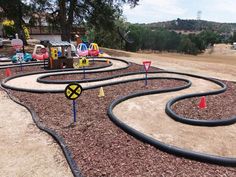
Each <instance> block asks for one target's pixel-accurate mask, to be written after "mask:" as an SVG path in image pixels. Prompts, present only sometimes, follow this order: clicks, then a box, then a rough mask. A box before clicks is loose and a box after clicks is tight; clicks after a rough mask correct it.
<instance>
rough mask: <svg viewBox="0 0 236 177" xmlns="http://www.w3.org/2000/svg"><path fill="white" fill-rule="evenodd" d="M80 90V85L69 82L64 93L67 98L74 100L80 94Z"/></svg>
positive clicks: (81, 89)
mask: <svg viewBox="0 0 236 177" xmlns="http://www.w3.org/2000/svg"><path fill="white" fill-rule="evenodd" d="M82 91H83V88H82V87H81V85H79V84H77V83H70V84H69V85H67V86H66V88H65V92H64V93H65V96H66V98H67V99H69V100H75V99H77V98H78V97H79V96H80V95H81V93H82Z"/></svg>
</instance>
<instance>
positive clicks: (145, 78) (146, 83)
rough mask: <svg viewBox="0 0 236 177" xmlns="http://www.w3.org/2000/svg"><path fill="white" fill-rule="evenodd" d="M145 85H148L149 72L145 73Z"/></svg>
mask: <svg viewBox="0 0 236 177" xmlns="http://www.w3.org/2000/svg"><path fill="white" fill-rule="evenodd" d="M145 86H147V72H146V73H145Z"/></svg>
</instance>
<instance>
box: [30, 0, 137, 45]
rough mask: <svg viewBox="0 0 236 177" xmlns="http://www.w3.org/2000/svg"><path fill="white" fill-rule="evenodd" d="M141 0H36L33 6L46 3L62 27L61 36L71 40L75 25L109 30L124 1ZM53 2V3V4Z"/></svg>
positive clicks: (48, 10) (47, 10)
mask: <svg viewBox="0 0 236 177" xmlns="http://www.w3.org/2000/svg"><path fill="white" fill-rule="evenodd" d="M138 1H139V0H96V1H94V0H47V1H46V0H34V1H31V6H36V5H37V4H38V6H40V5H39V4H45V9H46V12H47V13H50V14H51V15H52V16H53V18H54V19H57V21H54V23H55V22H56V23H58V24H59V26H60V29H61V38H62V40H64V41H70V39H71V30H72V27H73V25H82V24H86V25H87V24H89V26H90V27H91V28H92V27H95V28H96V30H98V31H99V30H100V29H103V30H107V29H112V28H113V27H114V21H115V17H116V15H117V14H119V12H121V7H122V5H123V4H124V3H128V4H130V5H131V6H132V7H133V6H135V5H137V3H138ZM52 4H53V5H52ZM44 12H45V11H44ZM117 12H118V13H117Z"/></svg>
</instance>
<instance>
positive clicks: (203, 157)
mask: <svg viewBox="0 0 236 177" xmlns="http://www.w3.org/2000/svg"><path fill="white" fill-rule="evenodd" d="M52 72H53V71H52ZM149 73H158V72H149ZM159 73H173V74H180V75H186V76H191V77H196V78H201V79H205V80H209V81H212V82H214V83H216V84H218V85H220V86H221V87H223V88H222V89H220V90H217V91H212V92H206V93H201V94H202V95H207V94H208V95H212V94H219V93H223V92H224V91H225V90H226V89H227V87H226V85H225V84H224V83H222V82H220V81H217V80H215V79H212V78H206V77H202V76H197V75H193V74H186V73H178V72H170V71H160V72H159ZM113 84H115V83H113ZM107 85H109V84H107ZM16 90H17V89H16ZM26 91H27V90H26ZM29 91H30V90H29ZM168 91H176V90H175V89H169V90H161V91H160V90H159V91H155V90H154V91H146V92H142V93H139V94H131V95H128V96H126V97H123V98H121V99H118V100H115V101H113V102H112V104H111V105H110V106H109V109H108V115H109V117H110V119H111V120H112V121H113V122H114V123H116V124H117V125H118V126H120V127H121V128H122V129H124V130H125V131H126V132H128V133H130V134H131V135H133V136H135V137H136V138H138V139H140V140H142V141H144V142H147V143H149V144H151V145H153V146H155V147H158V148H160V149H162V150H163V151H166V152H169V153H172V154H175V155H180V156H184V157H186V158H190V159H195V160H198V161H203V162H210V163H214V164H219V165H225V166H236V159H235V158H224V157H218V156H212V155H208V154H203V153H197V152H193V151H188V150H184V149H180V148H177V147H174V146H170V145H167V144H164V143H162V142H160V141H157V140H155V139H153V138H151V137H148V136H146V135H144V134H142V133H140V132H138V131H137V130H135V129H132V128H131V127H129V126H128V125H126V124H124V123H123V122H121V121H119V119H117V118H116V117H115V116H114V115H113V113H112V109H113V108H114V107H115V106H116V105H117V104H119V103H120V102H122V101H124V100H127V99H130V98H133V97H137V96H143V95H147V94H156V93H158V92H159V93H161V92H168ZM39 93H40V92H39ZM195 95H196V94H195ZM183 97H184V96H183Z"/></svg>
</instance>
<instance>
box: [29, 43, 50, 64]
mask: <svg viewBox="0 0 236 177" xmlns="http://www.w3.org/2000/svg"><path fill="white" fill-rule="evenodd" d="M38 48H40V54H37V51H38V50H39V49H38ZM48 57H49V55H48V52H47V49H46V48H45V47H44V46H43V45H39V44H37V45H35V46H34V51H33V54H32V58H34V59H36V60H45V59H48Z"/></svg>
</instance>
